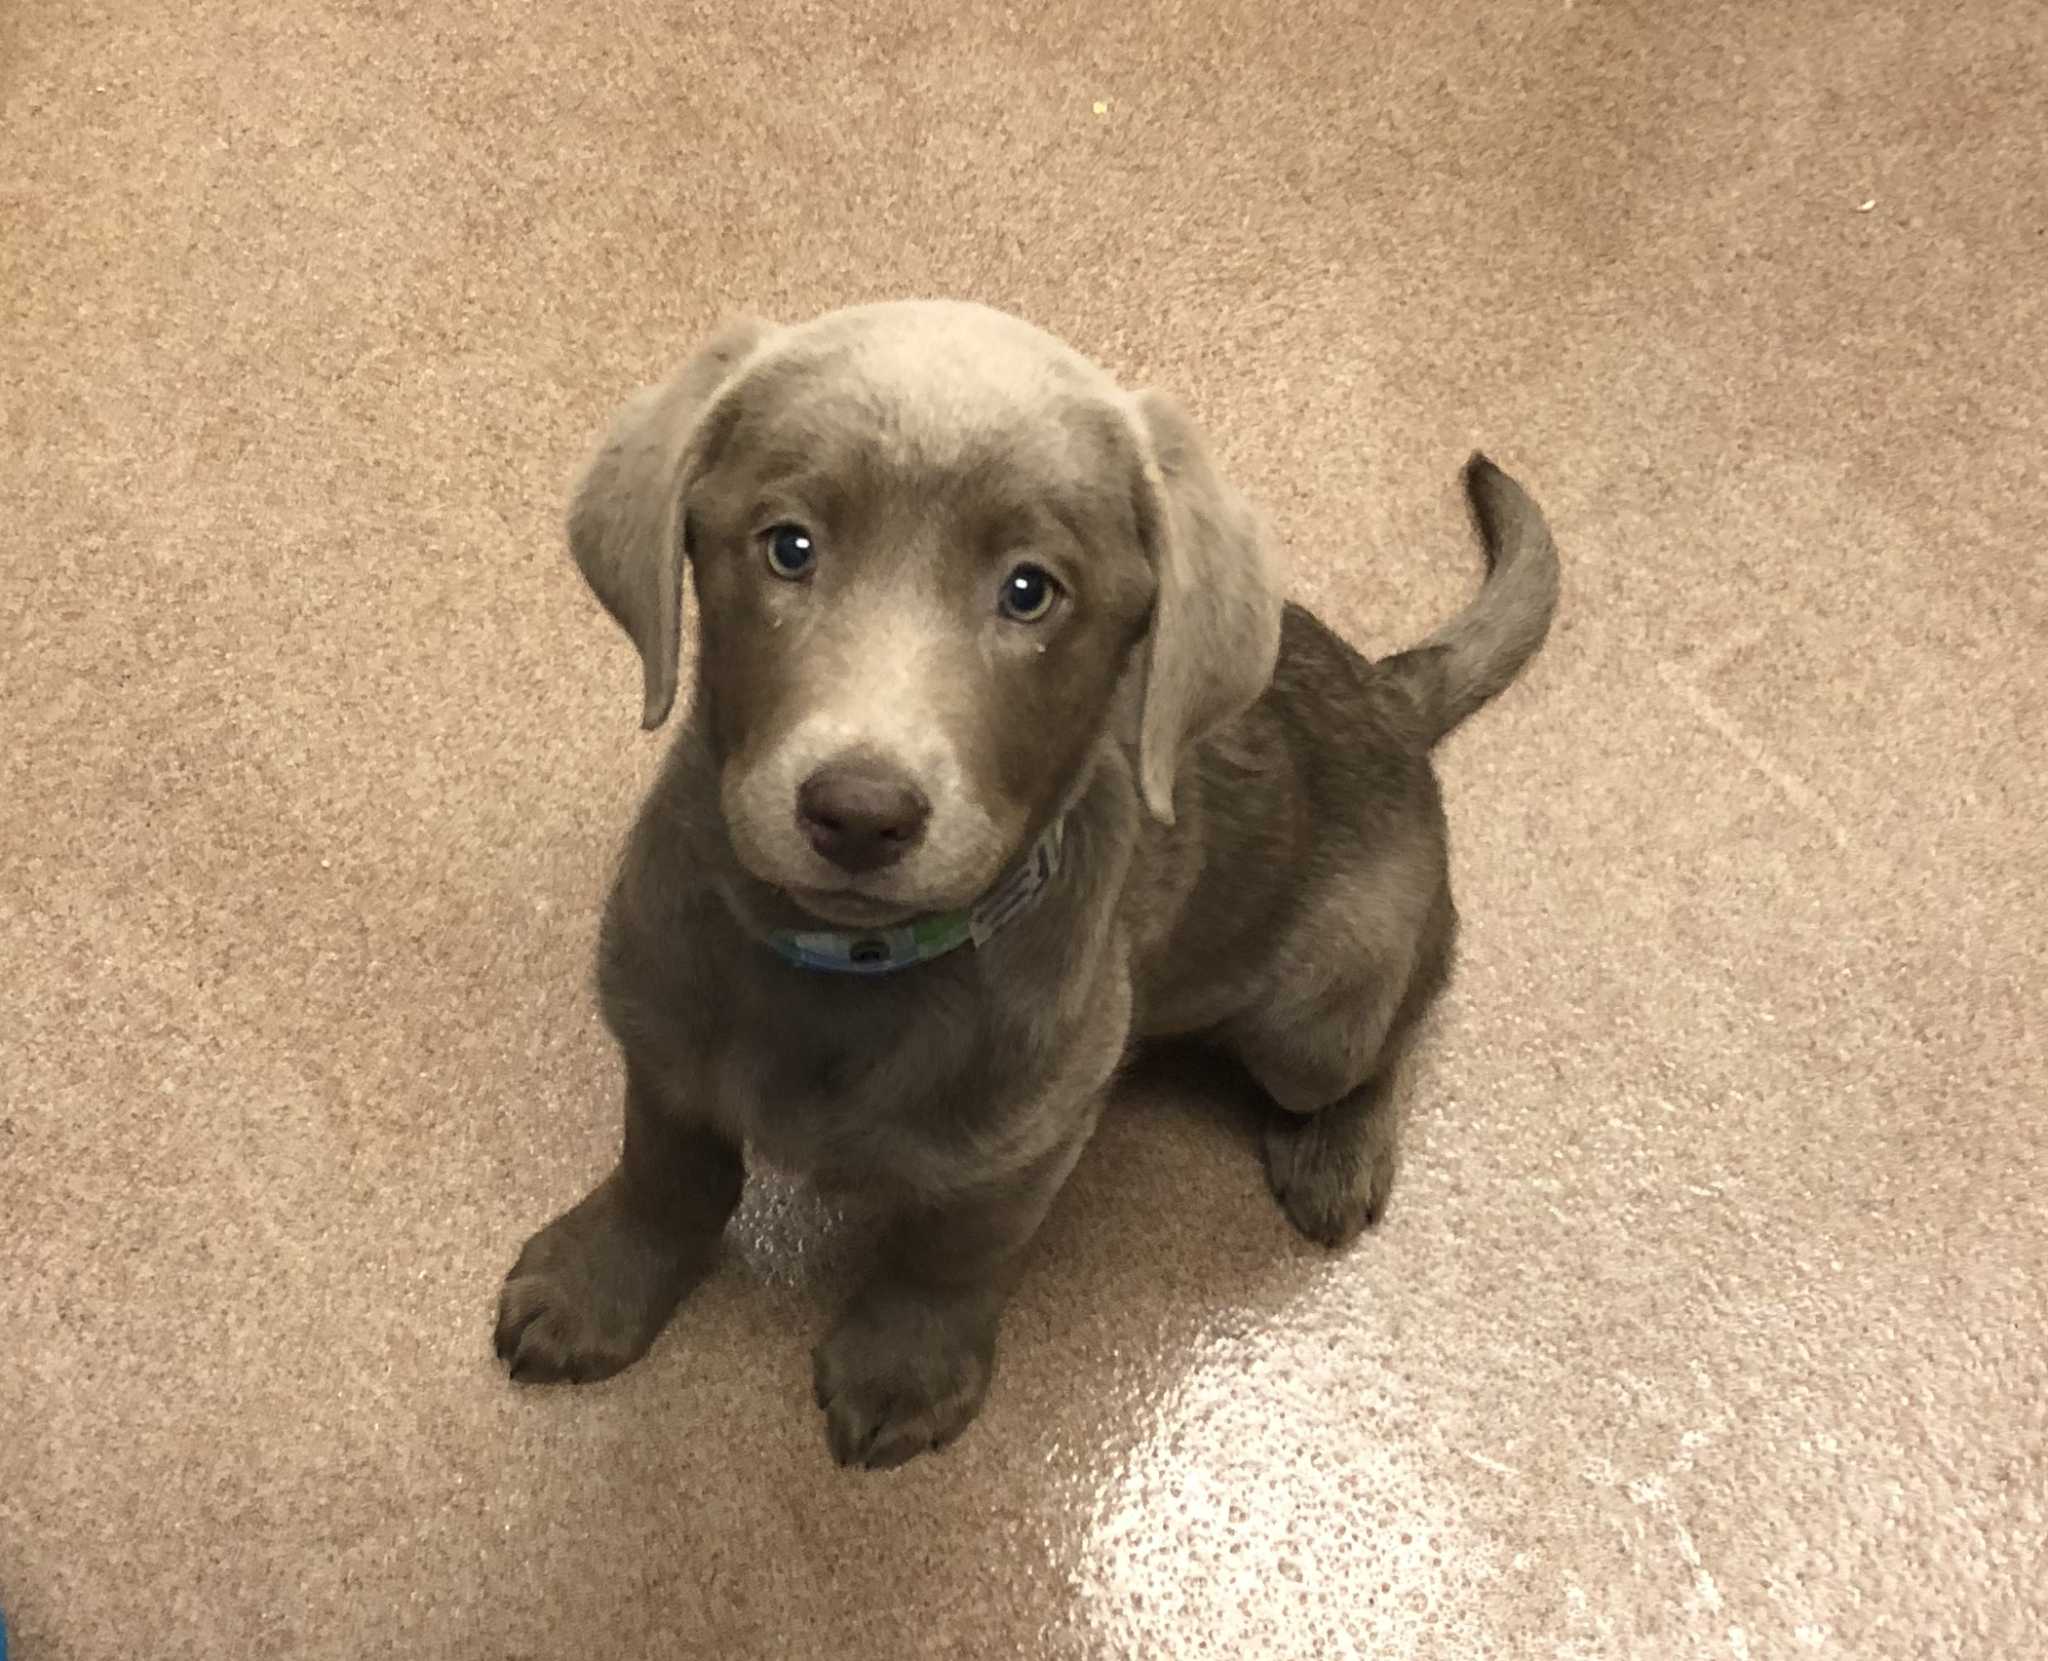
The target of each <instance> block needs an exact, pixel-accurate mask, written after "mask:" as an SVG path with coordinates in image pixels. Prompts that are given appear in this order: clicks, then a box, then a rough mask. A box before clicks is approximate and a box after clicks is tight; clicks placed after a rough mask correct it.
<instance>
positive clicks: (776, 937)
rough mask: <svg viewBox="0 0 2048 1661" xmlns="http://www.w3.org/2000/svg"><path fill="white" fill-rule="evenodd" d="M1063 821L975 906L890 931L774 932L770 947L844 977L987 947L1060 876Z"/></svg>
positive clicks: (1047, 830) (789, 959) (798, 962)
mask: <svg viewBox="0 0 2048 1661" xmlns="http://www.w3.org/2000/svg"><path fill="white" fill-rule="evenodd" d="M1064 835H1065V821H1064V820H1063V819H1055V820H1054V821H1053V822H1052V823H1051V824H1050V825H1048V826H1046V828H1045V830H1044V831H1043V832H1042V833H1041V834H1040V836H1039V838H1038V840H1037V841H1036V842H1034V843H1033V844H1032V845H1031V851H1030V852H1029V853H1027V854H1026V855H1025V856H1024V857H1023V858H1022V859H1021V860H1019V861H1018V862H1017V863H1016V864H1015V865H1013V866H1012V867H1011V868H1010V870H1009V873H1008V874H1007V875H1006V876H1004V877H1003V879H1002V880H1001V881H1000V882H998V883H997V884H996V885H995V887H993V888H991V889H990V890H989V891H988V892H987V893H986V894H984V895H982V897H981V898H980V899H979V900H977V901H976V902H975V903H974V904H973V905H971V906H968V907H966V908H965V909H964V910H960V911H935V912H933V913H932V914H931V915H929V916H926V917H913V918H912V919H911V920H910V921H909V922H907V923H898V924H897V925H896V926H895V927H894V928H887V929H804V930H797V929H771V930H770V931H769V933H768V937H767V938H768V944H769V945H770V946H772V947H774V948H775V951H776V953H777V955H779V956H780V957H781V958H782V959H783V961H784V962H786V963H791V964H794V965H795V966H796V967H797V968H799V969H824V970H828V971H830V972H833V973H836V974H842V975H887V974H893V973H894V972H895V971H896V970H898V969H909V968H912V967H914V966H916V965H917V964H920V963H929V962H931V961H932V959H934V958H938V957H944V956H945V955H946V954H947V953H948V952H951V951H955V950H957V949H958V948H959V947H961V946H965V945H969V944H972V945H976V946H980V945H983V944H985V943H986V942H987V941H988V940H989V939H990V938H991V937H992V936H994V935H995V934H997V933H998V932H999V931H1001V930H1002V929H1003V928H1004V927H1006V926H1007V925H1008V924H1010V923H1012V922H1014V921H1015V920H1016V919H1017V918H1019V917H1021V916H1023V915H1024V913H1025V912H1027V911H1029V910H1030V909H1031V908H1032V907H1033V906H1035V905H1037V904H1038V901H1039V899H1040V897H1041V896H1042V895H1043V894H1044V893H1045V891H1046V889H1047V888H1048V887H1049V886H1050V885H1051V883H1052V879H1053V878H1054V877H1056V876H1057V875H1059V869H1060V844H1061V842H1062V841H1063V839H1064Z"/></svg>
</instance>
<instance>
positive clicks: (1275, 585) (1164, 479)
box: [1132, 392, 1282, 825]
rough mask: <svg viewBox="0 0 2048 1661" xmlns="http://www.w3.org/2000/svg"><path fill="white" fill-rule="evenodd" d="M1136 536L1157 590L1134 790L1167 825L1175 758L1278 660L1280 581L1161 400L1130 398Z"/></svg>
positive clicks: (1189, 428) (1250, 696) (1254, 522)
mask: <svg viewBox="0 0 2048 1661" xmlns="http://www.w3.org/2000/svg"><path fill="white" fill-rule="evenodd" d="M1132 418H1133V422H1134V424H1135V426H1136V427H1137V436H1138V445H1139V449H1140V452H1141V455H1142V458H1143V463H1142V466H1141V468H1140V474H1139V480H1138V489H1137V508H1138V528H1139V533H1140V534H1141V535H1142V536H1143V538H1144V541H1145V551H1146V554H1147V556H1148V557H1149V558H1150V560H1151V562H1152V569H1153V572H1154V574H1155V576H1156V577H1157V580H1158V584H1159V589H1158V595H1157V598H1156V599H1155V600H1154V602H1153V608H1152V627H1151V632H1150V634H1149V635H1148V636H1147V639H1146V642H1145V659H1144V677H1145V678H1144V696H1143V702H1142V705H1141V707H1140V710H1139V715H1138V785H1139V788H1140V790H1141V791H1142V792H1143V794H1144V797H1145V806H1146V807H1147V808H1148V809H1150V811H1151V813H1152V816H1153V817H1154V818H1155V819H1157V820H1158V821H1159V822H1160V823H1161V824H1166V825H1170V824H1172V823H1173V781H1174V774H1175V771H1176V769H1177V767H1178V765H1179V762H1180V755H1181V751H1182V750H1183V749H1184V748H1185V747H1186V746H1187V745H1188V744H1191V743H1193V742H1194V741H1195V740H1197V739H1199V738H1202V737H1204V736H1205V735H1207V734H1209V733H1211V732H1214V731H1215V730H1216V729H1217V728H1218V727H1220V726H1221V725H1223V723H1224V722H1226V721H1228V720H1230V719H1231V718H1232V717H1233V716H1236V715H1239V714H1241V713H1242V712H1243V711H1245V710H1246V709H1248V708H1250V707H1251V705H1252V703H1253V702H1254V701H1255V700H1256V699H1257V698H1258V696H1259V694H1260V693H1261V692H1263V691H1265V689H1266V686H1267V683H1268V682H1270V681H1271V680H1272V678H1273V665H1274V662H1275V660H1276V659H1277V658H1278V657H1279V654H1280V613H1281V606H1282V596H1281V576H1280V572H1279V569H1278V566H1277V563H1276V562H1275V561H1274V560H1273V558H1272V557H1271V555H1270V554H1269V553H1268V552H1267V544H1266V540H1265V538H1264V537H1263V536H1262V535H1261V534H1260V530H1261V527H1260V525H1259V522H1258V517H1257V515H1256V514H1255V513H1254V512H1253V511H1252V508H1251V506H1250V504H1249V503H1247V502H1246V501H1245V499H1244V498H1243V497H1242V496H1240V495H1238V493H1237V492H1236V491H1235V490H1233V489H1232V488H1231V487H1230V486H1229V485H1228V484H1226V483H1225V482H1224V481H1223V480H1222V479H1221V478H1219V477H1218V476H1217V474H1216V470H1215V468H1214V467H1213V466H1212V465H1211V464H1210V461H1209V457H1208V453H1207V452H1206V451H1205V450H1204V449H1203V447H1202V441H1201V439H1200V437H1199V436H1198V435H1197V434H1196V432H1195V429H1194V427H1193V425H1192V424H1191V423H1190V422H1189V421H1188V418H1187V416H1186V415H1185V414H1184V413H1183V412H1182V411H1181V409H1180V406H1179V405H1177V404H1175V403H1174V402H1173V401H1172V400H1171V399H1169V398H1166V397H1164V396H1162V395H1161V394H1159V393H1156V392H1143V393H1140V394H1138V395H1137V397H1136V398H1135V399H1134V400H1133V401H1132Z"/></svg>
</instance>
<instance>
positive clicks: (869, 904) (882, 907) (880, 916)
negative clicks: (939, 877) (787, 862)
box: [783, 887, 928, 929]
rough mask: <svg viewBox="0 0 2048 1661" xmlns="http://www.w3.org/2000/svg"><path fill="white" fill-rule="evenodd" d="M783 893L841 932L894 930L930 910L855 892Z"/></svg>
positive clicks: (789, 889) (792, 889)
mask: <svg viewBox="0 0 2048 1661" xmlns="http://www.w3.org/2000/svg"><path fill="white" fill-rule="evenodd" d="M783 892H784V893H785V894H787V895H788V896H789V897H790V898H791V899H792V900H794V901H795V902H796V903H797V904H798V905H799V906H801V907H802V908H803V909H804V910H805V911H807V912H809V913H810V914H811V915H812V916H813V917H815V918H817V919H818V920H819V921H820V922H822V923H833V924H836V925H837V926H839V927H840V928H850V929H885V928H893V927H894V926H895V925H896V924H898V923H905V922H908V921H909V920H910V919H911V918H913V917H916V916H918V915H920V914H921V913H922V912H924V911H925V910H927V909H928V908H927V907H924V906H918V905H906V904H905V903H904V902H903V901H901V900H879V899H876V898H875V897H874V896H873V895H870V894H863V893H861V892H860V891H859V890H858V889H853V888H796V887H786V888H784V889H783Z"/></svg>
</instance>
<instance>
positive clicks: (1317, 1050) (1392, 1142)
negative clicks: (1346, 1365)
mask: <svg viewBox="0 0 2048 1661" xmlns="http://www.w3.org/2000/svg"><path fill="white" fill-rule="evenodd" d="M1455 928H1456V913H1455V912H1454V911H1453V910H1452V909H1451V905H1450V898H1449V895H1448V894H1447V893H1442V894H1440V895H1439V897H1438V899H1437V900H1436V902H1435V903H1434V904H1433V905H1432V907H1431V913H1430V916H1429V918H1428V920H1427V922H1426V924H1425V927H1424V929H1423V932H1422V938H1421V940H1420V942H1419V943H1418V945H1417V947H1416V949H1415V950H1414V951H1413V953H1412V955H1408V956H1407V958H1406V961H1402V954H1399V953H1395V952H1391V951H1388V952H1382V953H1379V954H1376V956H1377V962H1376V963H1373V964H1372V965H1371V966H1370V968H1369V970H1368V972H1367V973H1366V974H1365V975H1364V976H1363V977H1362V978H1361V979H1353V978H1352V977H1349V976H1347V977H1346V984H1343V985H1340V986H1339V987H1338V988H1336V989H1334V990H1332V991H1330V992H1326V993H1325V995H1324V996H1323V997H1322V998H1320V999H1318V1000H1317V1007H1316V1008H1315V1009H1314V1011H1313V1013H1312V1014H1309V1015H1308V1016H1307V1018H1306V1019H1303V1018H1301V1014H1300V1012H1299V1010H1298V1006H1297V1015H1296V1019H1294V1020H1293V1021H1291V1022H1286V1023H1285V1024H1269V1025H1266V1026H1264V1028H1263V1029H1262V1030H1252V1031H1243V1030H1241V1031H1239V1032H1238V1033H1237V1034H1236V1035H1235V1043H1234V1045H1233V1048H1235V1049H1236V1051H1237V1054H1238V1056H1239V1058H1240V1059H1241V1060H1242V1061H1243V1062H1244V1064H1245V1066H1246V1068H1247V1069H1248V1070H1249V1071H1250V1073H1251V1075H1252V1077H1253V1078H1255V1079H1256V1080H1257V1081H1258V1082H1259V1084H1260V1085H1261V1086H1263V1087H1264V1089H1265V1091H1266V1094H1267V1095H1268V1096H1269V1097H1271V1098H1272V1101H1273V1106H1272V1108H1271V1109H1270V1110H1269V1112H1268V1116H1267V1120H1266V1127H1265V1156H1266V1177H1267V1180H1268V1182H1270V1183H1271V1185H1272V1189H1273V1194H1274V1197H1275V1198H1277V1199H1278V1200H1279V1201H1280V1207H1281V1209H1282V1210H1283V1211H1285V1212H1286V1213H1287V1217H1288V1220H1289V1221H1290V1222H1292V1223H1293V1224H1294V1226H1295V1227H1296V1228H1298V1229H1299V1230H1300V1231H1301V1232H1302V1233H1303V1234H1304V1235H1306V1236H1307V1237H1308V1238H1309V1239H1311V1240H1313V1241H1315V1242H1316V1243H1317V1244H1318V1245H1324V1246H1331V1247H1336V1246H1342V1245H1345V1244H1347V1243H1349V1242H1350V1241H1351V1240H1353V1239H1355V1238H1357V1236H1358V1235H1359V1234H1361V1233H1362V1232H1363V1231H1364V1230H1366V1229H1368V1228H1371V1227H1372V1226H1373V1225H1374V1224H1376V1223H1378V1222H1379V1220H1380V1218H1381V1216H1382V1215H1384V1214H1385V1211H1386V1208H1387V1199H1388V1196H1389V1195H1390V1194H1391V1193H1392V1191H1393V1186H1394V1171H1395V1164H1396V1158H1395V1150H1396V1145H1397V1142H1398V1136H1397V1132H1398V1129H1399V1123H1400V1114H1399V1106H1398V1100H1397V1093H1396V1087H1397V1084H1398V1082H1399V1077H1400V1073H1401V1064H1402V1059H1403V1057H1404V1055H1405V1053H1406V1051H1407V1048H1408V1044H1409V1040H1410V1039H1411V1037H1412V1036H1413V1034H1414V1032H1415V1029H1416V1026H1417V1024H1418V1023H1419V1022H1420V1021H1421V1019H1422V1017H1423V1015H1424V1014H1426V1013H1427V1011H1428V1009H1429V1006H1430V1004H1431V1003H1432V1002H1433V1001H1434V1000H1435V998H1436V995H1437V993H1438V992H1439V991H1440V990H1441V989H1442V987H1443V984H1444V981H1445V980H1446V979H1447V978H1448V973H1449V968H1450V951H1451V942H1452V939H1453V936H1454V932H1455ZM1267 1020H1268V1022H1271V1020H1272V1015H1271V1014H1270V1013H1269V1015H1268V1017H1267Z"/></svg>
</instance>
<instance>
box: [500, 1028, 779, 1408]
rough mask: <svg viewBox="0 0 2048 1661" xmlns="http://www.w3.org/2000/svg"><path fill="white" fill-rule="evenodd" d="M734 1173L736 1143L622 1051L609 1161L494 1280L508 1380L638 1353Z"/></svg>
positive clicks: (584, 1375)
mask: <svg viewBox="0 0 2048 1661" xmlns="http://www.w3.org/2000/svg"><path fill="white" fill-rule="evenodd" d="M741 1179H742V1169H741V1163H740V1152H739V1149H738V1148H736V1147H735V1146H734V1145H733V1144H732V1143H731V1142H730V1141H729V1140H727V1139H726V1138H725V1137H724V1136H722V1135H720V1134H718V1133H717V1132H716V1131H714V1130H712V1129H711V1128H709V1127H708V1126H707V1125H705V1124H703V1123H702V1122H701V1121H700V1120H698V1119H696V1118H693V1117H691V1116H690V1115H689V1110H688V1108H687V1107H685V1106H683V1105H682V1104H679V1103H672V1102H669V1101H667V1100H666V1099H664V1097H663V1095H662V1094H661V1092H660V1091H659V1090H658V1089H657V1087H656V1086H655V1084H654V1083H653V1080H652V1078H651V1076H650V1074H649V1071H648V1070H647V1069H645V1068H643V1067H636V1066H634V1064H633V1062H632V1060H631V1058H630V1057H629V1058H628V1059H627V1063H626V1133H625V1146H624V1148H623V1149H622V1150H621V1152H620V1155H619V1163H618V1166H617V1168H616V1169H614V1170H613V1171H612V1173H611V1175H609V1176H608V1177H606V1178H605V1179H604V1181H602V1182H600V1183H599V1184H598V1185H597V1186H596V1187H595V1188H593V1189H592V1190H591V1191H590V1193H589V1194H587V1195H586V1196H585V1197H584V1198H583V1199H582V1200H580V1201H578V1202H577V1203H576V1204H575V1205H573V1206H571V1207H570V1208H569V1209H568V1210H567V1211H565V1212H563V1213H562V1215H561V1216H559V1217H557V1218H556V1219H555V1220H554V1221H553V1222H552V1223H550V1224H548V1226H547V1227H546V1228H544V1229H542V1230H541V1231H540V1232H539V1233H538V1234H536V1235H535V1236H534V1237H533V1238H532V1239H531V1240H529V1241H528V1242H527V1243H526V1249H525V1250H524V1251H522V1252H521V1253H520V1254H519V1261H518V1262H516V1263H515V1264H513V1266H512V1272H511V1273H510V1274H509V1275H507V1276H506V1277H505V1287H504V1291H503V1292H502V1293H501V1294H500V1295H499V1299H498V1330H497V1349H498V1355H499V1357H500V1359H502V1360H503V1361H505V1362H506V1363H508V1364H509V1366H510V1367H511V1370H512V1376H513V1378H514V1379H516V1380H518V1381H520V1382H521V1383H538V1384H546V1383H556V1382H560V1381H563V1380H568V1381H572V1382H575V1383H589V1382H591V1381H593V1380H596V1379H600V1378H609V1377H610V1376H611V1375H612V1374H613V1373H616V1372H618V1371H619V1370H620V1369H621V1368H623V1367H626V1366H629V1365H630V1364H631V1363H633V1362H635V1361H637V1360H639V1359H640V1357H641V1356H642V1355H644V1354H645V1353H646V1352H647V1347H648V1345H650V1344H652V1343H653V1342H654V1340H655V1337H656V1336H657V1335H658V1334H659V1333H660V1331H661V1329H662V1327H663V1326H664V1325H666V1324H667V1322H668V1318H669V1316H671V1315H672V1314H674V1313H675V1308H676V1305H677V1304H678V1303H680V1302H681V1301H682V1299H683V1295H684V1294H685V1293H686V1292H688V1291H689V1290H690V1288H691V1287H692V1286H694V1285H695V1284H696V1283H697V1281H698V1280H699V1279H700V1278H702V1276H703V1274H704V1271H705V1270H706V1269H707V1268H709V1267H710V1264H711V1260H712V1257H713V1254H714V1252H715V1250H716V1247H717V1244H718V1237H719V1235H720V1233H721V1232H723V1230H724V1228H725V1225H726V1221H727V1219H728V1218H730V1217H731V1216H732V1213H733V1208H734V1207H735V1206H736V1205H737V1204H738V1203H739V1197H740V1184H741Z"/></svg>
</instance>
